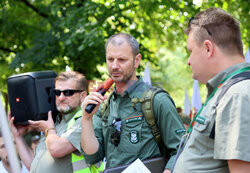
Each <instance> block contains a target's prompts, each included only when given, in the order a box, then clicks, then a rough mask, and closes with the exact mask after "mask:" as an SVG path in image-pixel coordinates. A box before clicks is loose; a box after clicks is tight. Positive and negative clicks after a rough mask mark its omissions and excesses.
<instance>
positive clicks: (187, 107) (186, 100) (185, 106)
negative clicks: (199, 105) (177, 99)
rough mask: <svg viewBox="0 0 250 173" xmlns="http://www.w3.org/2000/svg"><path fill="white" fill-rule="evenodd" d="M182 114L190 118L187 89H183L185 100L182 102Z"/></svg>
mask: <svg viewBox="0 0 250 173" xmlns="http://www.w3.org/2000/svg"><path fill="white" fill-rule="evenodd" d="M183 113H184V114H186V115H188V116H190V115H191V113H192V112H191V104H190V100H189V97H188V93H187V89H186V88H185V100H184V110H183Z"/></svg>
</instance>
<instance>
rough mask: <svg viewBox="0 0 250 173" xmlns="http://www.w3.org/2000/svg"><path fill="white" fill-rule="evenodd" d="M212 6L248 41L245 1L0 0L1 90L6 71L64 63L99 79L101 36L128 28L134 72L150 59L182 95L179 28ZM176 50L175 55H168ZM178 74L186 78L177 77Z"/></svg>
mask: <svg viewBox="0 0 250 173" xmlns="http://www.w3.org/2000/svg"><path fill="white" fill-rule="evenodd" d="M211 6H216V7H221V8H223V9H225V10H227V11H228V12H230V13H232V14H233V15H234V16H235V17H236V18H237V19H239V21H240V22H241V28H242V38H243V41H244V44H245V45H246V46H249V28H250V24H249V6H248V2H247V1H246V0H237V1H236V0H229V1H223V0H209V1H207V0H206V1H205V0H204V2H203V4H202V6H201V7H198V6H196V5H194V4H193V3H192V1H188V0H171V1H163V0H82V1H80V0H60V1H57V0H40V1H39V0H2V1H1V3H0V26H1V27H0V62H1V64H0V67H1V72H0V75H1V78H0V89H1V91H2V93H4V94H3V95H4V96H5V99H6V98H7V97H6V96H7V89H6V79H7V77H8V76H10V75H11V74H16V73H22V72H26V71H37V70H54V71H56V72H59V71H62V70H64V68H65V66H66V65H69V66H70V67H71V68H72V69H74V70H76V71H79V72H82V73H84V74H85V75H86V76H87V78H88V79H94V78H100V77H101V76H102V75H103V74H102V72H101V71H100V70H99V69H98V67H100V66H103V65H104V64H105V52H104V44H105V41H106V40H107V38H108V37H109V36H110V35H112V34H114V33H117V32H127V33H130V34H132V35H133V36H134V37H135V38H136V39H137V40H138V41H139V43H140V46H141V52H142V55H143V62H142V66H141V67H140V68H139V72H141V71H143V68H144V66H145V64H146V62H147V61H150V62H151V65H152V66H153V67H155V69H153V71H152V72H154V71H155V75H153V81H163V79H164V82H163V86H164V87H165V88H167V90H168V91H169V92H170V93H173V94H172V95H175V93H176V88H179V91H178V95H179V96H181V95H184V94H183V91H180V89H181V88H182V89H183V86H186V85H187V88H188V89H189V90H190V88H191V87H192V86H191V85H192V80H191V77H190V70H189V69H188V68H187V67H186V65H185V62H186V60H187V57H188V55H187V53H186V51H185V49H184V47H185V42H186V36H185V35H184V33H183V29H184V28H185V26H187V23H188V20H189V18H190V17H191V16H194V15H195V14H196V13H197V12H199V11H200V10H203V9H205V8H208V7H211ZM160 48H161V49H160ZM163 48H164V49H163ZM162 50H163V52H162ZM166 51H168V52H166ZM169 51H170V53H169ZM176 51H177V52H178V56H176V54H173V53H172V54H171V52H176ZM163 55H164V58H162V57H163ZM166 55H167V56H166ZM169 56H171V57H172V58H171V57H169ZM173 57H175V58H176V59H175V58H173ZM176 60H177V61H176ZM171 64H172V65H171ZM173 64H175V66H173ZM9 67H10V68H9ZM173 67H174V68H173ZM173 69H174V70H173ZM178 69H180V70H179V71H178ZM176 72H178V76H176ZM186 72H188V73H186ZM180 76H182V77H181V78H179V77H180ZM183 77H187V78H188V79H186V80H179V79H183ZM183 81H188V82H187V83H186V84H183ZM177 98H178V99H179V97H177Z"/></svg>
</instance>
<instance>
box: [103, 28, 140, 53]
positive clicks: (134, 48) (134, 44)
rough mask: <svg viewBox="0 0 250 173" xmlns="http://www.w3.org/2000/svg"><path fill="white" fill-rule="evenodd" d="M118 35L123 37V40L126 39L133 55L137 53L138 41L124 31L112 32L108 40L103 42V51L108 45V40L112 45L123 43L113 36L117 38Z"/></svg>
mask: <svg viewBox="0 0 250 173" xmlns="http://www.w3.org/2000/svg"><path fill="white" fill-rule="evenodd" d="M118 37H123V38H125V40H126V41H127V43H128V44H129V45H130V47H131V48H132V53H133V55H134V57H135V56H136V55H137V54H138V53H139V44H138V42H137V41H136V39H135V38H134V37H133V36H131V35H129V34H126V33H117V34H114V35H112V36H111V37H109V39H108V41H107V42H106V44H105V51H106V49H107V47H108V44H109V43H110V42H111V43H112V44H113V45H121V44H123V41H121V40H118V39H115V38H118Z"/></svg>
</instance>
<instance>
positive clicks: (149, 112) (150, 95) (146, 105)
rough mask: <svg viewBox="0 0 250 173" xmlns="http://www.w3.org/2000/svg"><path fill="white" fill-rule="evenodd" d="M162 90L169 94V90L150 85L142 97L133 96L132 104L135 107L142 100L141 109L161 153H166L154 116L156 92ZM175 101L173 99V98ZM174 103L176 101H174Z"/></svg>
mask: <svg viewBox="0 0 250 173" xmlns="http://www.w3.org/2000/svg"><path fill="white" fill-rule="evenodd" d="M160 92H165V93H166V94H168V92H167V91H165V90H164V89H162V88H157V87H150V88H149V89H148V90H146V91H145V92H144V93H143V94H142V97H141V98H140V99H138V98H133V99H132V100H131V102H132V106H133V107H134V106H135V104H136V103H138V102H140V103H141V110H142V113H143V115H144V117H145V119H146V121H147V123H148V124H149V126H150V128H151V131H152V134H153V136H154V138H155V140H156V142H157V144H158V147H159V149H160V150H161V153H164V151H163V150H164V147H163V146H164V145H163V143H162V140H161V136H160V131H159V128H158V125H157V123H156V121H155V116H154V97H155V95H156V94H158V93H160ZM171 101H172V102H173V100H171ZM173 103H174V102H173Z"/></svg>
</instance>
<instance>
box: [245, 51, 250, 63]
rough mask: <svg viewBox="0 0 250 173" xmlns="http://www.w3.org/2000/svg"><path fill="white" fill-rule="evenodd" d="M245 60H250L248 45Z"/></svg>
mask: <svg viewBox="0 0 250 173" xmlns="http://www.w3.org/2000/svg"><path fill="white" fill-rule="evenodd" d="M245 61H246V62H250V52H249V47H248V48H247V53H246V55H245Z"/></svg>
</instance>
